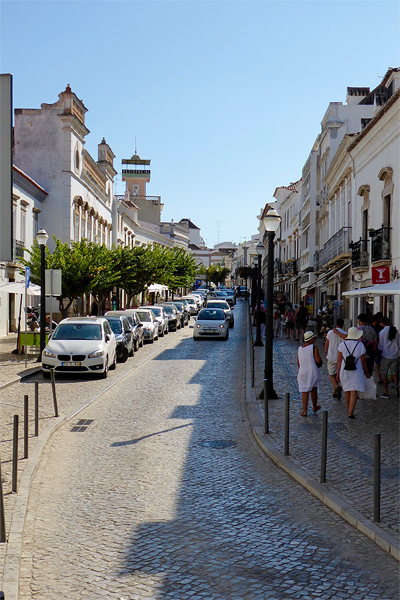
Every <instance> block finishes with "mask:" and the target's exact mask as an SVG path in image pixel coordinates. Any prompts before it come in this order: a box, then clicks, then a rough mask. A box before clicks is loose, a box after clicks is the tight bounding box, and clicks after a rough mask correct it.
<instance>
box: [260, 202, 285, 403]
mask: <svg viewBox="0 0 400 600" xmlns="http://www.w3.org/2000/svg"><path fill="white" fill-rule="evenodd" d="M280 222H281V218H280V216H279V215H278V213H277V211H276V210H275V209H274V208H270V209H269V210H268V212H267V214H266V215H265V217H264V218H263V223H264V227H265V235H266V237H267V238H268V245H267V289H266V293H267V314H266V319H265V366H264V379H265V380H266V391H267V398H271V399H276V398H277V397H278V396H277V393H276V392H275V390H274V383H273V337H274V334H273V297H274V237H275V233H276V232H277V231H278V229H279V225H280ZM259 398H264V390H262V391H261V393H260V396H259Z"/></svg>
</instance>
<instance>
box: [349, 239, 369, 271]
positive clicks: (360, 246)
mask: <svg viewBox="0 0 400 600" xmlns="http://www.w3.org/2000/svg"><path fill="white" fill-rule="evenodd" d="M349 246H350V248H351V266H352V267H353V269H356V268H357V267H368V264H369V253H368V240H362V239H361V238H360V239H359V241H358V242H350V244H349Z"/></svg>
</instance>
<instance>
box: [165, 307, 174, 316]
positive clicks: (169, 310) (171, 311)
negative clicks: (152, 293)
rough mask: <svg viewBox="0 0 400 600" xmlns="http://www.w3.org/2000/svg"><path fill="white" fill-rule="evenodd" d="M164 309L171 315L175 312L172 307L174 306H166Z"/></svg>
mask: <svg viewBox="0 0 400 600" xmlns="http://www.w3.org/2000/svg"><path fill="white" fill-rule="evenodd" d="M164 310H165V312H166V313H168V314H169V315H173V314H174V313H175V311H174V309H173V308H172V306H164Z"/></svg>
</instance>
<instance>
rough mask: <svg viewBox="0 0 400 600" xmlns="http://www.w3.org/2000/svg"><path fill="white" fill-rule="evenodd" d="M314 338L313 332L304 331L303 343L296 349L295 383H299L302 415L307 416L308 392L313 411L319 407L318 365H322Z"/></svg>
mask: <svg viewBox="0 0 400 600" xmlns="http://www.w3.org/2000/svg"><path fill="white" fill-rule="evenodd" d="M315 340H316V336H315V333H314V332H313V331H306V332H305V334H304V344H303V345H302V346H300V348H299V349H298V351H297V366H298V368H299V373H298V375H297V383H298V384H299V392H301V401H302V403H303V412H302V413H301V416H302V417H306V416H307V408H308V397H309V395H310V394H311V402H312V405H313V412H318V411H319V410H320V408H321V407H320V405H319V404H318V384H319V370H318V366H321V365H322V359H321V356H320V354H319V352H318V348H317V347H316V346H315V345H314V344H315Z"/></svg>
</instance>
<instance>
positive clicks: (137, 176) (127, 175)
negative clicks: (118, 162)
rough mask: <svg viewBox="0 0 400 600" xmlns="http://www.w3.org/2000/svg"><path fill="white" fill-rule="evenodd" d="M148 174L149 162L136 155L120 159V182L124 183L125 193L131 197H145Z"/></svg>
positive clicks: (148, 179)
mask: <svg viewBox="0 0 400 600" xmlns="http://www.w3.org/2000/svg"><path fill="white" fill-rule="evenodd" d="M150 173H151V172H150V160H144V159H141V158H140V156H139V155H138V154H134V155H133V156H132V158H123V159H122V181H126V191H127V192H129V193H130V194H131V195H132V196H146V183H149V181H150Z"/></svg>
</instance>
